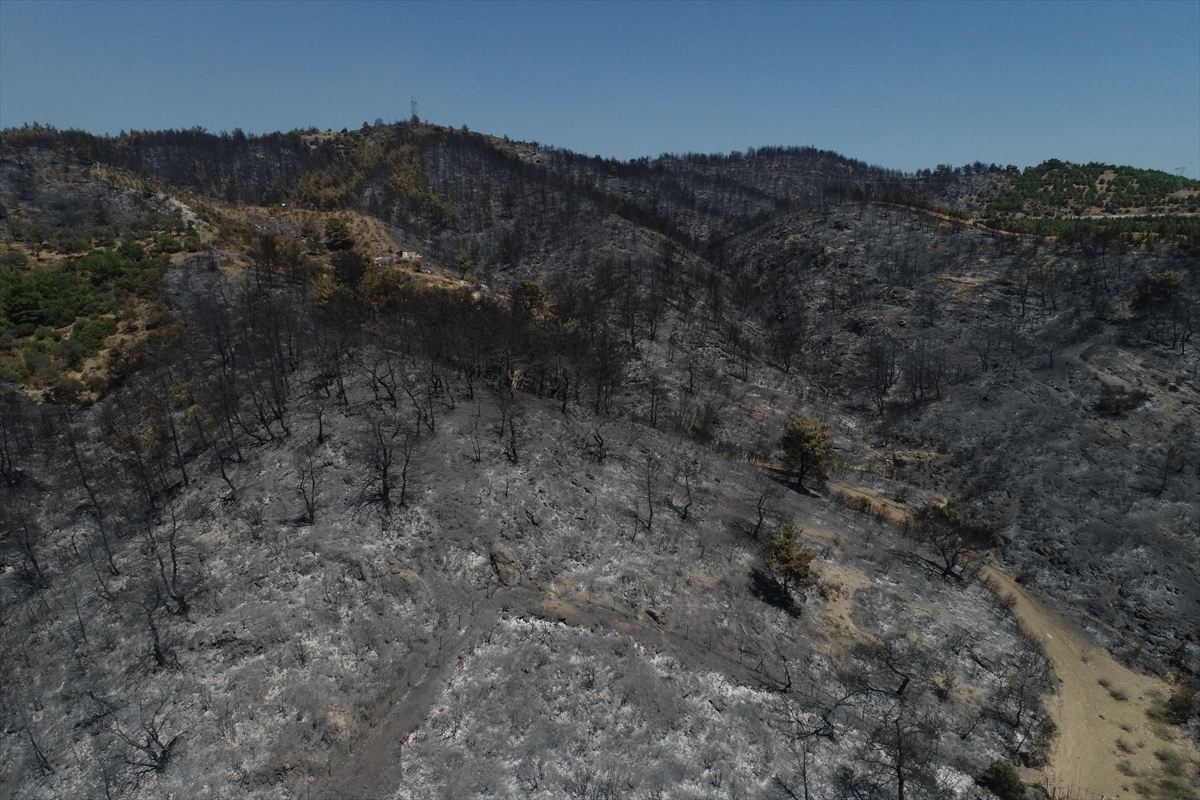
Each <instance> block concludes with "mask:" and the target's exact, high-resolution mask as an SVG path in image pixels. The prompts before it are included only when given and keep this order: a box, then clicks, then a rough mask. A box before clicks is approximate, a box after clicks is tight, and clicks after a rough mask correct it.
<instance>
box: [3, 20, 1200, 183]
mask: <svg viewBox="0 0 1200 800" xmlns="http://www.w3.org/2000/svg"><path fill="white" fill-rule="evenodd" d="M411 98H416V100H417V101H418V103H419V108H418V112H419V115H420V116H421V117H422V118H423V119H426V120H428V121H431V122H436V123H439V124H444V125H452V126H455V127H459V126H462V125H468V126H469V127H470V128H471V129H472V130H478V131H483V132H486V133H493V134H496V135H508V136H510V137H512V138H516V139H526V140H537V141H541V142H543V143H547V144H554V145H558V146H561V147H567V148H570V149H572V150H577V151H580V152H584V153H589V154H593V153H595V154H600V155H604V156H615V157H618V158H633V157H638V156H642V155H649V156H656V155H658V154H660V153H663V152H676V153H681V152H688V151H693V152H728V151H731V150H744V149H745V148H747V147H759V146H764V145H775V144H781V145H815V146H817V147H820V148H822V149H831V150H836V151H838V152H840V153H843V154H844V155H847V156H851V157H854V158H859V159H862V160H864V161H868V162H870V163H873V164H880V165H882V166H886V167H892V168H896V169H903V170H913V169H918V168H921V167H932V166H935V165H936V164H939V163H950V164H962V163H966V162H972V161H976V160H980V161H985V162H997V163H1001V164H1009V163H1012V164H1017V165H1020V166H1026V165H1030V164H1036V163H1039V162H1040V161H1042V160H1044V159H1046V158H1052V157H1053V158H1063V159H1068V160H1071V161H1078V162H1086V161H1092V160H1098V161H1106V162H1115V163H1119V164H1133V165H1135V166H1140V167H1152V168H1157V169H1165V170H1169V171H1175V170H1176V168H1178V167H1186V174H1187V175H1188V176H1189V177H1192V178H1196V177H1200V0H1178V1H1177V2H1163V3H1155V2H1149V1H1148V0H1142V1H1141V2H1136V3H1116V2H1085V3H1068V2H1039V3H1020V2H1005V3H986V2H953V3H902V2H886V3H871V2H860V3H850V2H843V3H801V2H790V3H749V2H740V3H729V4H727V3H671V2H656V3H646V4H642V3H617V2H604V3H584V2H572V3H550V2H540V3H517V4H510V3H501V2H489V3H401V2H387V3H370V2H340V3H336V4H333V3H323V2H303V3H291V2H235V3H222V2H211V1H210V2H203V3H183V2H176V3H156V2H148V1H143V2H132V3H124V2H114V1H112V0H109V1H108V2H92V3H55V2H48V1H47V0H39V1H38V2H27V1H24V0H0V126H3V127H9V126H14V125H21V124H23V123H27V122H34V121H37V122H42V123H45V124H51V125H54V126H56V127H60V128H69V127H77V128H83V129H86V130H90V131H93V132H96V133H113V134H115V133H117V132H119V131H121V130H123V129H157V128H189V127H192V126H196V125H199V126H203V127H205V128H208V129H209V130H212V131H220V130H232V129H233V128H235V127H241V128H243V129H244V130H246V131H248V132H256V133H257V132H266V131H272V130H290V129H292V128H297V127H301V128H306V127H309V126H317V127H320V128H335V129H340V128H343V127H357V126H359V125H361V124H362V123H363V122H364V121H367V122H373V121H374V120H376V119H383V120H386V121H393V120H397V119H404V118H407V117H408V116H409V101H410V99H411Z"/></svg>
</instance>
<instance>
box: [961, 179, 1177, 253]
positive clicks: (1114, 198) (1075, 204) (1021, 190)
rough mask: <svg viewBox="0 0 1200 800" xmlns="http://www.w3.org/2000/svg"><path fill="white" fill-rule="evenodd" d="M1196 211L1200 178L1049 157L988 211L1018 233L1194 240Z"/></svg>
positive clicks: (990, 220)
mask: <svg viewBox="0 0 1200 800" xmlns="http://www.w3.org/2000/svg"><path fill="white" fill-rule="evenodd" d="M1196 215H1200V181H1195V180H1190V179H1188V178H1184V177H1181V176H1179V175H1172V174H1170V173H1168V172H1162V171H1159V170H1153V169H1137V168H1135V167H1117V166H1113V165H1111V164H1102V163H1099V162H1095V161H1094V162H1091V163H1089V164H1072V163H1070V162H1069V161H1060V160H1058V159H1050V160H1049V161H1045V162H1043V163H1041V164H1039V165H1038V166H1036V167H1027V168H1026V169H1025V171H1024V172H1023V173H1021V174H1020V175H1018V176H1016V177H1015V178H1014V179H1013V181H1012V184H1011V185H1010V186H1009V188H1008V190H1007V191H1005V192H1003V193H1002V194H1000V195H999V196H998V197H996V198H995V199H994V200H992V202H991V203H989V204H988V206H987V207H986V209H985V211H984V214H983V217H984V219H985V220H986V222H987V224H989V225H990V226H991V227H996V228H1002V229H1005V230H1011V231H1014V232H1018V233H1034V234H1039V235H1063V234H1067V235H1070V234H1071V233H1077V234H1082V235H1087V234H1088V233H1091V232H1093V231H1095V232H1101V231H1102V232H1106V233H1114V234H1118V235H1120V234H1134V235H1147V234H1153V235H1156V236H1159V237H1163V238H1172V239H1180V238H1182V239H1183V240H1186V241H1195V237H1196V234H1197V231H1198V230H1200V227H1198V226H1197V225H1195V224H1192V223H1193V222H1195V221H1196V220H1195V216H1196ZM1163 218H1166V219H1167V220H1169V222H1167V223H1165V224H1164V223H1163ZM1118 220H1120V222H1119V223H1118ZM1081 222H1082V223H1085V224H1083V225H1080V224H1076V223H1081Z"/></svg>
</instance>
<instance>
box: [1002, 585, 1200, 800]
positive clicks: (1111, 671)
mask: <svg viewBox="0 0 1200 800" xmlns="http://www.w3.org/2000/svg"><path fill="white" fill-rule="evenodd" d="M983 574H984V577H985V578H986V579H987V580H988V581H990V582H991V583H992V585H993V586H994V587H995V588H996V589H997V590H998V591H999V592H1000V594H1001V596H1003V597H1011V598H1013V606H1012V610H1013V614H1014V615H1015V616H1016V617H1017V620H1018V622H1020V624H1021V627H1022V628H1023V629H1024V630H1025V632H1026V633H1028V634H1029V635H1030V636H1032V637H1034V638H1035V639H1036V640H1037V641H1038V643H1039V644H1040V645H1041V646H1042V649H1043V651H1044V652H1045V654H1046V656H1047V658H1049V659H1050V663H1051V664H1052V665H1053V667H1054V671H1055V673H1056V674H1057V675H1058V678H1059V681H1060V682H1061V683H1060V687H1059V691H1058V694H1057V695H1055V697H1054V700H1053V702H1052V704H1051V707H1050V713H1051V715H1052V716H1053V718H1054V722H1055V724H1057V725H1058V736H1057V737H1056V738H1055V741H1054V745H1053V747H1052V749H1051V753H1050V766H1048V767H1047V768H1046V769H1045V770H1044V771H1043V772H1044V775H1045V779H1046V783H1047V785H1048V786H1049V787H1056V788H1058V789H1059V790H1060V791H1065V790H1066V789H1068V788H1070V787H1072V786H1074V787H1078V788H1082V789H1086V790H1088V791H1090V792H1093V793H1095V794H1096V795H1097V800H1098V798H1099V797H1100V796H1107V797H1108V798H1109V800H1113V798H1125V797H1130V798H1132V797H1139V796H1141V794H1142V793H1141V792H1140V791H1139V784H1141V785H1142V786H1154V785H1155V784H1157V781H1158V779H1160V778H1161V777H1163V775H1164V771H1163V765H1162V759H1161V757H1159V756H1156V755H1155V753H1156V751H1157V752H1171V751H1173V752H1175V753H1177V754H1179V755H1180V756H1183V757H1184V758H1187V757H1189V756H1190V757H1191V758H1193V759H1195V758H1198V757H1200V754H1197V753H1196V751H1195V749H1194V748H1192V747H1191V746H1190V745H1189V744H1188V743H1187V742H1186V741H1184V740H1182V739H1181V738H1179V731H1178V730H1177V729H1173V728H1171V727H1169V726H1165V725H1162V724H1158V723H1154V722H1152V721H1151V719H1150V718H1149V717H1148V716H1147V713H1146V712H1147V711H1148V710H1149V709H1150V708H1151V705H1152V703H1153V702H1154V700H1155V699H1158V698H1164V697H1166V696H1167V695H1168V694H1169V693H1170V687H1169V686H1168V685H1167V684H1166V683H1164V682H1163V681H1162V680H1160V679H1158V678H1155V677H1152V676H1148V675H1138V674H1136V673H1133V672H1130V671H1129V670H1128V669H1126V668H1125V667H1123V666H1121V665H1120V664H1118V663H1117V662H1116V661H1114V660H1113V658H1112V656H1110V655H1109V653H1108V651H1107V650H1105V649H1104V648H1102V647H1099V646H1097V645H1095V644H1093V643H1092V642H1090V641H1088V639H1087V638H1086V635H1085V634H1084V633H1083V632H1082V631H1080V630H1079V629H1078V628H1077V627H1076V626H1075V625H1073V624H1072V623H1071V622H1070V621H1069V620H1067V619H1066V618H1065V617H1063V616H1062V615H1060V614H1058V613H1057V612H1055V611H1053V610H1052V609H1050V608H1047V607H1046V606H1044V605H1043V604H1042V603H1041V602H1040V601H1039V600H1037V599H1035V598H1034V597H1033V596H1032V595H1030V594H1029V592H1027V591H1026V590H1025V588H1024V587H1023V586H1021V585H1020V584H1018V583H1017V582H1016V581H1015V580H1013V579H1012V578H1011V577H1009V576H1008V575H1005V574H1004V573H1003V572H1000V571H999V570H996V569H994V568H992V567H984V568H983ZM1162 796H1164V797H1166V796H1170V795H1162Z"/></svg>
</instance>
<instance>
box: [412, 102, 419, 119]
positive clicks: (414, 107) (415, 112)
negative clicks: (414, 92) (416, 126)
mask: <svg viewBox="0 0 1200 800" xmlns="http://www.w3.org/2000/svg"><path fill="white" fill-rule="evenodd" d="M419 120H420V117H418V116H417V98H415V97H414V98H413V99H412V121H413V122H418V121H419Z"/></svg>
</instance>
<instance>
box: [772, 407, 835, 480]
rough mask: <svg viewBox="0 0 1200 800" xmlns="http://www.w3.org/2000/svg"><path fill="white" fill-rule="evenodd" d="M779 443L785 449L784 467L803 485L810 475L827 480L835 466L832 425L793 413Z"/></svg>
mask: <svg viewBox="0 0 1200 800" xmlns="http://www.w3.org/2000/svg"><path fill="white" fill-rule="evenodd" d="M779 446H780V447H781V448H782V449H783V468H784V469H785V470H786V471H787V472H788V474H789V475H793V476H795V478H796V481H797V482H798V483H799V484H800V485H801V486H803V485H804V479H805V478H808V477H812V478H816V479H817V480H819V481H823V480H825V478H826V476H827V473H828V471H829V468H830V467H832V466H833V435H832V433H831V431H830V428H829V425H827V424H826V423H824V422H821V421H820V420H816V419H810V418H808V417H806V416H804V415H803V414H793V415H792V416H791V418H790V419H788V424H787V427H786V428H784V430H783V437H782V438H781V439H780V440H779Z"/></svg>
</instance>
